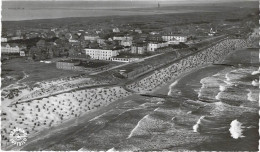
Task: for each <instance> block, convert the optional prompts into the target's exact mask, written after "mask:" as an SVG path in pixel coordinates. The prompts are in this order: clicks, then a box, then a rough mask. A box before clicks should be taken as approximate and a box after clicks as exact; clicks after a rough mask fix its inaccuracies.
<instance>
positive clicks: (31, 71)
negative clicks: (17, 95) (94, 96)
mask: <svg viewBox="0 0 260 152" xmlns="http://www.w3.org/2000/svg"><path fill="white" fill-rule="evenodd" d="M23 72H24V73H25V74H26V75H28V77H27V78H25V79H23V80H22V82H30V83H33V82H39V81H45V80H49V79H56V78H60V77H69V76H73V75H79V74H82V73H84V72H77V71H70V70H59V69H57V68H56V65H55V63H49V64H48V63H41V62H33V61H26V60H25V59H22V58H15V59H11V60H7V61H5V62H4V63H2V74H1V77H2V78H4V80H2V87H5V86H8V85H9V84H12V83H15V82H16V81H18V80H20V79H22V78H23V77H24V73H23ZM8 76H9V78H10V77H14V79H12V78H11V79H8V78H7V77H8Z"/></svg>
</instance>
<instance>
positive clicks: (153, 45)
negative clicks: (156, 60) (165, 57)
mask: <svg viewBox="0 0 260 152" xmlns="http://www.w3.org/2000/svg"><path fill="white" fill-rule="evenodd" d="M167 46H168V43H167V42H161V43H160V42H150V43H148V45H147V51H151V52H154V51H156V50H157V49H158V48H162V47H167Z"/></svg>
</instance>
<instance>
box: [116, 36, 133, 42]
mask: <svg viewBox="0 0 260 152" xmlns="http://www.w3.org/2000/svg"><path fill="white" fill-rule="evenodd" d="M113 40H119V41H132V40H133V37H132V36H114V37H113Z"/></svg>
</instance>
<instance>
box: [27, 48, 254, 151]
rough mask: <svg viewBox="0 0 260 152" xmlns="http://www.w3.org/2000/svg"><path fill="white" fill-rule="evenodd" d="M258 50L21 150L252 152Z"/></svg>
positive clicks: (118, 105)
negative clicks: (163, 95) (160, 94)
mask: <svg viewBox="0 0 260 152" xmlns="http://www.w3.org/2000/svg"><path fill="white" fill-rule="evenodd" d="M258 55H259V52H258V49H242V50H238V51H236V52H235V53H233V54H232V55H229V56H228V57H226V59H225V60H224V61H223V62H222V64H221V65H211V66H208V67H204V68H201V69H198V70H196V71H194V72H192V73H189V74H187V75H185V76H184V77H182V78H181V79H179V80H176V81H175V82H173V83H172V84H169V85H168V86H167V87H169V89H168V90H167V92H165V95H167V94H168V95H169V96H170V97H169V98H157V97H143V96H138V95H137V96H134V97H132V98H129V99H127V100H124V101H120V102H118V103H115V104H114V105H113V107H112V108H110V109H108V110H106V111H104V112H103V113H102V114H100V115H98V116H96V117H94V118H92V119H91V120H88V121H87V122H82V123H80V124H77V125H76V126H75V127H73V128H71V129H68V130H67V131H60V132H57V133H55V134H52V135H51V136H49V137H46V138H44V139H41V140H39V141H35V142H34V143H31V144H29V145H27V146H25V147H23V149H22V150H78V151H92V150H105V151H123V150H124V151H125V150H131V151H136V150H156V151H157V150H160V151H161V150H173V151H176V150H199V151H200V150H203V151H224V150H230V151H242V150H243V151H244V150H252V151H257V150H258V140H259V136H258V123H259V116H258V110H259V109H258V101H259V94H258V89H259V58H258Z"/></svg>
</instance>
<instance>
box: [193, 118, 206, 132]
mask: <svg viewBox="0 0 260 152" xmlns="http://www.w3.org/2000/svg"><path fill="white" fill-rule="evenodd" d="M204 118H205V116H201V117H200V118H199V120H198V121H197V123H196V124H195V125H194V126H193V132H199V128H200V124H201V120H202V119H204Z"/></svg>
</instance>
